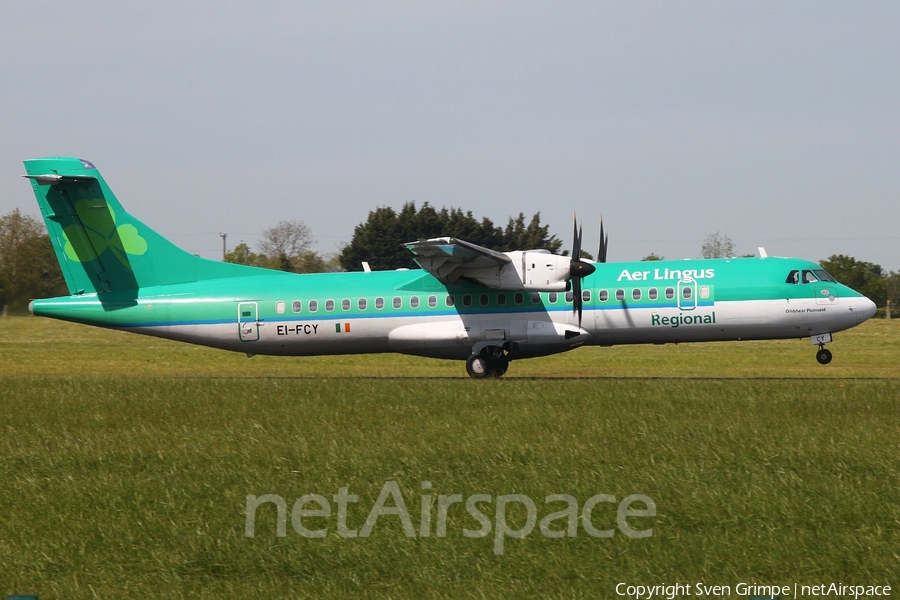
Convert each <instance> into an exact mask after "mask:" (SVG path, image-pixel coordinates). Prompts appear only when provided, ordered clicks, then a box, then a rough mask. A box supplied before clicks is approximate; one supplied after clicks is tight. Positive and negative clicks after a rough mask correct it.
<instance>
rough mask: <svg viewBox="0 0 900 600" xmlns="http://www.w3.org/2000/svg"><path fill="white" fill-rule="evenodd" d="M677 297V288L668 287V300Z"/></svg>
mask: <svg viewBox="0 0 900 600" xmlns="http://www.w3.org/2000/svg"><path fill="white" fill-rule="evenodd" d="M673 298H675V288H666V300H672V299H673Z"/></svg>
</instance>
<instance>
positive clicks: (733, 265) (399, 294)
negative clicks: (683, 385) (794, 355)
mask: <svg viewBox="0 0 900 600" xmlns="http://www.w3.org/2000/svg"><path fill="white" fill-rule="evenodd" d="M25 170H26V173H27V174H26V175H25V176H24V177H27V178H28V179H30V180H31V185H32V188H33V190H34V194H35V196H36V198H37V201H38V204H39V205H40V209H41V213H42V215H43V218H44V222H45V223H46V225H47V230H48V233H49V235H50V240H51V242H52V244H53V248H54V250H55V252H56V257H57V259H58V260H59V264H60V267H61V269H62V272H63V275H64V278H65V281H66V285H67V286H68V291H69V295H68V296H64V297H58V298H47V299H39V300H33V301H32V302H31V303H30V305H29V310H30V311H31V313H32V314H34V315H37V316H42V317H50V318H54V319H62V320H65V321H72V322H76V323H82V324H86V325H94V326H100V327H106V328H111V329H117V330H123V331H129V332H133V333H140V334H145V335H151V336H158V337H162V338H168V339H172V340H179V341H182V342H189V343H193V344H200V345H204V346H211V347H214V348H221V349H224V350H231V351H236V352H243V353H246V354H247V356H253V355H257V354H267V355H285V356H312V355H339V354H361V353H378V352H397V353H403V354H411V355H419V356H426V357H433V358H442V359H457V360H464V361H465V362H466V370H467V372H468V374H469V375H470V376H471V377H473V378H476V379H479V378H491V377H500V376H502V375H503V374H504V373H506V371H507V369H508V368H509V363H510V361H513V360H519V359H524V358H532V357H539V356H546V355H550V354H555V353H558V352H566V351H568V350H572V349H575V348H579V347H581V346H590V345H599V346H615V345H618V344H667V343H681V342H705V341H728V340H732V341H733V340H759V339H788V338H810V339H811V341H812V343H813V345H815V346H817V348H818V349H817V352H816V358H817V360H818V362H819V363H822V364H827V363H829V362H830V361H831V359H832V353H831V352H830V351H829V350H828V349H826V348H825V344H826V343H828V342H831V341H832V338H833V334H834V333H836V332H838V331H843V330H846V329H849V328H851V327H855V326H856V325H858V324H860V323H862V322H863V321H865V320H866V319H868V318H870V317H872V316H873V315H874V314H875V304H874V303H873V302H872V301H871V300H869V299H868V298H866V297H865V296H863V295H862V294H860V293H858V292H856V291H854V290H852V289H850V288H849V287H847V286H845V285H842V284H840V283H839V282H837V281H836V280H835V279H834V278H833V277H832V276H831V275H829V274H828V273H827V272H826V271H825V270H824V269H823V268H822V267H821V266H820V265H818V264H816V263H813V262H810V261H807V260H802V259H796V258H778V257H770V256H767V255H766V253H765V252H764V251H763V250H762V249H760V256H759V257H750V258H720V259H687V260H661V261H653V262H607V260H606V255H607V251H608V236H606V235H604V233H603V225H602V220H601V243H600V249H599V250H600V251H599V255H598V261H597V262H591V261H588V260H585V259H582V258H581V241H582V233H581V229H580V228H579V227H578V226H577V224H576V227H575V231H574V238H575V239H574V244H573V249H572V254H571V256H560V255H556V254H552V253H550V252H548V251H546V250H539V249H538V250H517V251H513V252H498V251H495V250H491V249H488V248H484V247H481V246H478V245H476V244H472V243H469V242H466V241H464V240H460V239H455V238H451V237H443V238H432V239H423V240H415V241H411V242H407V243H406V244H405V246H406V247H407V248H408V249H409V251H410V252H411V253H412V255H413V258H414V260H415V261H416V262H417V263H418V264H419V265H420V266H421V269H400V270H396V271H373V270H371V269H369V268H368V266H367V265H365V267H366V268H365V269H364V270H363V271H360V272H350V273H314V274H295V273H287V272H282V271H273V270H269V269H263V268H259V267H252V266H246V265H239V264H231V263H226V262H218V261H214V260H209V259H205V258H201V257H199V256H195V255H193V254H190V253H188V252H186V251H184V250H182V249H180V248H178V247H176V246H175V245H174V244H172V243H171V242H169V241H168V240H167V239H165V238H164V237H162V236H161V235H159V234H158V233H156V232H155V231H154V230H153V229H151V228H150V227H148V226H147V225H145V224H144V223H142V222H141V221H139V220H138V219H136V218H135V217H133V216H132V215H131V214H129V213H128V212H126V211H125V209H124V208H122V205H121V204H120V203H119V201H118V200H117V199H116V197H115V196H114V195H113V193H112V191H111V190H110V188H109V186H108V185H107V183H106V181H105V180H104V179H103V177H102V176H101V175H100V172H99V171H98V170H97V169H96V168H95V167H94V165H93V164H92V163H91V162H89V161H87V160H82V159H78V158H67V157H51V158H38V159H30V160H26V161H25Z"/></svg>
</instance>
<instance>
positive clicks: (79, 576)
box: [0, 318, 900, 600]
mask: <svg viewBox="0 0 900 600" xmlns="http://www.w3.org/2000/svg"><path fill="white" fill-rule="evenodd" d="M830 347H831V349H832V350H833V351H834V353H835V359H834V362H833V363H832V364H831V365H828V366H826V367H823V366H821V365H818V364H817V363H816V362H815V359H814V356H813V350H814V347H813V346H812V345H811V344H809V343H808V341H803V342H801V341H797V340H793V341H784V342H754V343H737V344H696V345H680V346H666V347H654V346H650V347H615V348H597V349H594V348H590V349H580V350H578V351H575V352H571V353H568V354H565V355H560V356H555V357H548V358H544V359H535V360H531V361H523V362H514V363H513V364H512V366H511V368H510V372H509V374H508V376H507V377H505V378H504V379H502V380H499V381H474V380H470V379H468V378H467V377H466V376H465V369H464V367H463V365H462V364H461V363H456V362H441V361H432V360H427V359H417V358H409V357H402V356H397V355H383V356H364V357H317V358H298V359H293V358H269V357H260V356H258V357H254V358H253V359H251V360H248V359H247V358H245V357H243V356H240V355H233V354H228V353H225V352H220V351H215V350H209V349H204V348H196V347H192V346H188V345H182V344H176V343H171V342H166V341H162V340H156V339H152V338H143V337H140V336H133V335H128V334H121V333H118V332H111V331H103V330H97V329H90V328H86V327H80V326H75V325H69V324H65V323H57V322H52V321H47V320H42V319H36V318H9V319H0V373H2V380H0V428H2V430H0V433H2V440H0V474H2V479H0V481H2V483H3V500H2V512H0V565H2V567H0V594H13V593H24V592H29V591H30V592H33V593H38V594H40V597H41V598H42V600H43V599H45V598H57V597H58V598H91V597H100V598H116V597H121V598H134V597H148V598H149V597H159V598H177V597H205V598H243V597H247V598H266V597H269V598H281V597H323V596H325V597H329V596H330V597H346V596H351V595H352V596H357V597H394V598H408V597H434V596H437V597H448V598H458V597H565V598H569V597H592V598H608V597H616V596H615V592H614V587H615V585H616V583H618V582H627V583H632V584H650V585H653V584H659V583H674V582H676V581H679V582H698V581H703V582H705V583H707V584H725V585H732V586H734V584H736V583H738V582H741V581H744V582H754V581H755V582H757V583H766V584H775V583H783V582H787V583H793V582H795V581H796V582H798V583H800V584H817V583H820V582H826V583H827V582H830V581H835V582H843V583H845V584H848V583H857V584H889V585H893V586H895V587H894V589H896V586H897V584H898V583H900V581H898V577H897V573H898V567H900V551H898V548H900V486H898V476H900V453H898V452H897V442H898V440H900V406H898V396H900V380H898V379H896V378H895V377H896V373H897V369H896V367H895V365H896V356H897V351H898V349H900V323H895V322H886V321H870V322H869V323H867V324H865V325H864V326H862V327H859V328H857V329H855V330H852V331H849V332H846V333H843V334H840V335H839V336H836V341H835V343H834V344H832V345H831V346H830ZM390 480H396V481H397V482H398V483H399V485H400V488H401V490H402V492H403V495H404V498H405V500H406V503H407V505H408V507H409V510H410V513H411V516H412V521H413V523H414V525H415V526H416V528H417V529H418V526H419V500H420V495H421V494H423V493H428V492H423V491H422V486H421V483H422V482H423V481H430V482H431V483H432V489H431V490H430V493H431V494H432V496H433V497H435V498H436V496H437V495H438V494H445V495H448V494H461V495H462V496H463V497H464V498H465V497H468V496H470V495H472V494H490V495H491V496H492V497H493V498H496V497H497V496H499V495H504V494H516V493H518V494H525V495H528V496H529V497H531V498H532V499H534V501H535V502H536V504H537V508H538V519H540V518H541V517H543V516H545V515H546V514H547V513H549V512H552V511H556V510H560V509H561V508H562V505H561V504H559V503H557V504H554V505H548V506H545V505H544V501H543V499H544V497H545V496H547V495H550V494H570V495H572V496H574V497H575V498H576V499H577V501H578V502H579V506H580V505H581V504H582V503H583V502H584V501H585V500H587V499H588V498H590V497H591V496H593V495H595V494H611V495H614V496H615V497H616V499H617V500H621V499H622V498H624V497H626V496H628V495H630V494H635V493H640V494H646V495H647V496H650V497H651V498H652V499H653V500H654V501H655V503H656V507H657V516H656V517H633V518H631V519H630V520H629V522H630V523H632V524H634V525H635V527H637V528H645V527H652V528H653V535H652V536H651V537H650V538H646V539H632V538H628V537H626V536H624V535H622V534H621V533H619V532H618V531H616V534H615V535H614V536H613V537H612V538H611V539H598V538H593V537H590V536H588V535H586V533H585V532H584V530H583V529H581V528H579V530H578V534H577V536H576V537H574V538H564V539H549V538H546V537H544V536H542V535H541V534H540V533H539V531H538V528H537V527H535V530H534V531H533V532H532V533H531V534H530V535H528V536H527V537H526V538H525V539H509V538H508V539H506V541H505V546H504V547H505V552H504V554H502V555H495V554H494V551H493V548H494V540H493V537H491V536H489V537H486V538H482V539H470V538H464V537H463V536H462V535H461V530H462V528H469V529H477V528H478V523H477V522H476V521H475V520H474V519H473V518H472V517H471V516H470V515H469V514H468V513H466V511H465V509H464V508H463V507H461V506H460V505H454V507H453V508H451V511H450V515H449V523H448V535H447V537H443V538H439V537H435V536H434V535H432V536H431V537H415V538H407V537H406V536H405V535H404V534H403V531H402V528H401V527H400V523H399V519H398V518H397V517H395V516H384V517H381V518H380V519H379V521H378V524H377V525H376V527H375V529H374V531H373V533H372V535H371V536H370V537H368V538H342V537H339V536H338V535H336V533H335V527H336V518H335V517H334V516H332V517H330V518H309V519H308V523H309V525H308V526H309V527H310V528H324V527H327V528H328V529H329V533H328V535H327V536H326V537H325V538H323V539H307V538H304V537H301V536H300V535H299V534H297V533H296V532H294V530H293V529H292V528H291V524H290V518H289V519H288V525H287V535H286V536H285V537H277V536H276V531H275V510H274V508H273V506H271V505H268V506H263V507H261V508H260V509H259V511H258V513H257V526H256V535H255V537H252V538H248V537H245V536H244V526H245V515H244V512H245V504H246V498H247V495H248V494H253V495H257V496H260V495H263V494H278V495H280V496H282V497H283V498H284V499H285V500H286V502H287V505H288V509H289V510H290V508H291V506H292V504H293V503H294V501H296V500H297V499H298V498H300V497H301V496H303V495H304V494H310V493H315V494H321V495H322V496H325V497H326V498H328V499H331V496H333V495H334V494H336V493H337V492H338V489H339V488H340V487H344V486H347V487H349V492H350V493H351V494H357V495H359V497H360V500H359V503H358V504H351V505H350V509H349V514H348V522H349V525H350V526H351V527H352V528H357V529H358V528H360V527H361V526H362V524H363V522H364V521H365V519H366V516H367V514H368V511H369V509H370V508H371V506H372V505H373V503H374V502H375V499H376V497H377V496H378V494H379V492H380V490H381V489H382V486H383V485H384V484H385V482H386V481H390ZM389 504H390V503H389ZM494 506H495V505H494V504H493V503H492V504H490V505H482V509H483V510H484V512H485V513H486V514H489V515H490V517H491V520H492V521H493V512H492V511H493V508H494ZM635 508H637V507H635ZM508 516H509V522H510V524H511V525H512V526H515V527H518V526H521V525H522V524H523V523H524V520H525V511H524V509H521V507H519V506H514V507H511V508H510V510H509V512H508ZM594 520H595V523H596V525H597V526H598V527H599V528H608V527H615V526H616V521H615V506H614V505H610V504H598V505H597V508H596V509H595V511H594ZM305 522H306V521H305ZM732 593H734V591H733V590H732Z"/></svg>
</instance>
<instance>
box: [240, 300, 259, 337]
mask: <svg viewBox="0 0 900 600" xmlns="http://www.w3.org/2000/svg"><path fill="white" fill-rule="evenodd" d="M238 332H239V335H240V336H241V341H242V342H255V341H256V340H258V339H259V305H258V304H257V303H256V302H241V303H239V304H238Z"/></svg>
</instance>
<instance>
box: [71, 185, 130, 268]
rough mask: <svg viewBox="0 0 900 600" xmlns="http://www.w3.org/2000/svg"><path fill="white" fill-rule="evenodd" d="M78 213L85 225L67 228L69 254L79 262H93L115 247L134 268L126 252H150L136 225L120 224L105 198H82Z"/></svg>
mask: <svg viewBox="0 0 900 600" xmlns="http://www.w3.org/2000/svg"><path fill="white" fill-rule="evenodd" d="M75 212H76V213H78V217H79V218H80V219H81V224H80V225H79V224H75V225H69V226H68V227H66V228H65V229H63V236H65V238H66V245H65V247H64V251H65V253H66V256H68V257H69V258H70V259H72V260H74V261H77V262H89V261H91V260H94V259H95V258H99V255H100V254H103V253H104V252H105V251H106V250H107V249H109V250H111V251H112V253H113V254H114V255H115V257H116V258H118V259H119V262H121V263H122V264H123V265H125V266H126V267H128V268H129V269H130V268H131V265H130V264H129V263H128V257H127V256H126V255H128V254H132V255H136V256H140V255H142V254H144V253H145V252H147V240H145V239H144V238H143V237H141V235H140V234H139V233H138V230H137V227H135V226H134V225H119V226H118V227H117V226H116V213H115V212H114V211H113V209H112V207H111V206H110V205H109V204H107V203H106V201H104V200H102V199H101V198H94V199H92V200H79V201H78V202H76V203H75Z"/></svg>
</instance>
